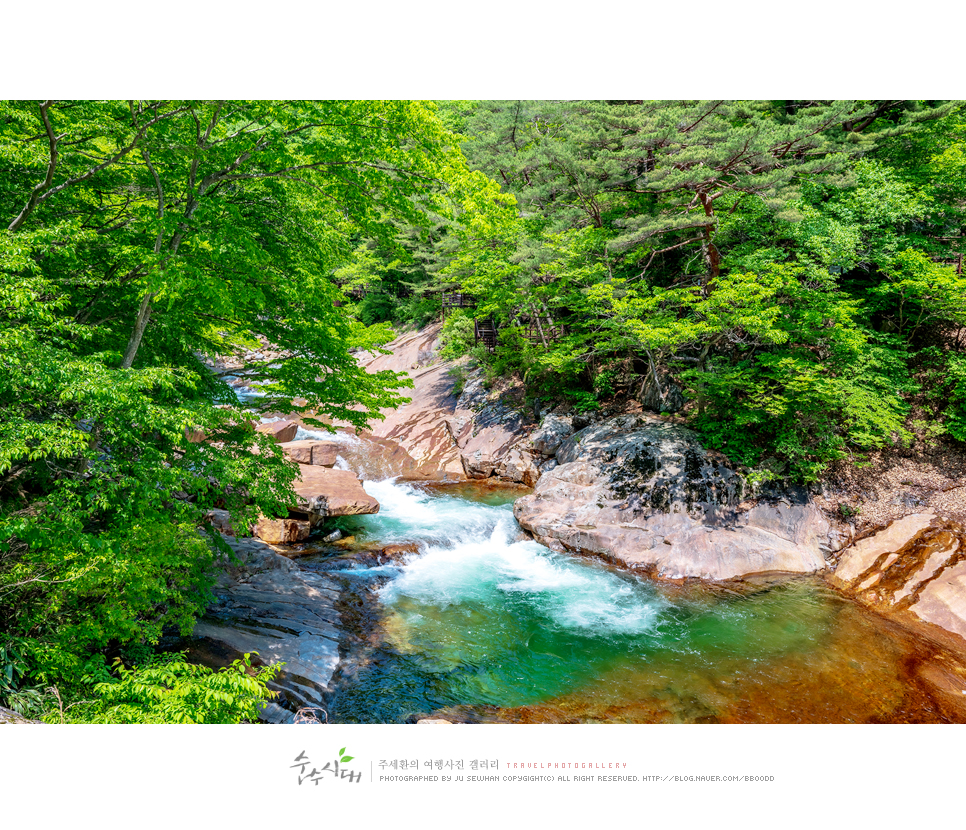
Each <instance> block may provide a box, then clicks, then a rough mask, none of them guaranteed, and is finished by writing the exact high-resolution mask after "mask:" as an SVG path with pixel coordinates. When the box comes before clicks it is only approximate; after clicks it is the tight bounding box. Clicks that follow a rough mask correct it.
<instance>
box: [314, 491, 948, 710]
mask: <svg viewBox="0 0 966 830" xmlns="http://www.w3.org/2000/svg"><path fill="white" fill-rule="evenodd" d="M365 487H366V490H367V491H368V492H369V493H371V494H372V495H374V496H375V497H376V498H377V499H378V500H379V503H380V505H381V508H380V512H379V513H378V514H376V515H370V516H353V517H343V519H342V520H341V521H340V525H341V526H342V528H343V529H344V532H347V533H351V534H352V535H354V537H355V542H354V543H353V545H350V546H349V547H347V548H343V549H342V550H341V552H339V553H333V552H332V551H331V550H330V551H329V552H327V553H325V554H315V555H310V556H305V557H302V558H300V559H299V563H300V565H301V567H303V568H304V569H306V570H312V571H317V572H324V573H325V574H326V575H327V576H329V577H330V578H334V579H336V580H337V581H338V582H339V583H340V584H341V586H342V599H341V602H340V611H341V615H342V622H343V628H344V631H343V641H342V644H341V646H340V654H341V662H340V667H339V669H338V671H337V673H336V675H335V677H334V678H333V686H332V688H333V694H332V698H331V701H330V705H329V706H328V721H329V722H332V723H404V722H410V723H412V722H415V721H416V720H419V719H421V718H429V717H434V718H444V719H447V720H450V721H452V722H514V723H524V722H525V723H537V722H543V723H572V722H619V723H696V722H726V723H751V722H756V723H869V722H949V721H961V720H963V719H964V718H963V711H962V704H961V701H960V700H958V699H956V697H955V695H957V694H961V693H960V690H959V689H958V688H955V687H956V686H961V683H960V684H957V683H956V682H955V678H956V676H957V675H960V672H961V671H962V664H961V662H960V661H959V659H958V658H957V657H956V656H954V655H953V654H952V653H950V652H947V651H946V650H945V649H944V648H942V647H941V646H939V645H937V644H935V643H932V642H930V641H927V640H924V639H922V638H920V637H917V636H916V635H914V634H912V633H910V632H908V631H907V630H905V629H903V628H901V627H900V626H898V625H896V624H894V623H892V622H891V621H889V620H887V619H886V618H884V617H881V616H879V615H877V614H874V613H872V612H870V611H868V610H867V609H865V608H864V607H862V606H860V605H859V604H857V603H855V602H853V601H851V600H849V599H847V598H845V597H843V596H841V595H840V594H838V593H837V592H835V591H833V590H832V589H830V588H829V587H827V586H826V585H825V583H824V582H823V581H822V580H821V579H820V578H818V577H815V576H809V577H794V578H789V577H781V578H778V577H775V576H772V577H769V578H761V579H758V580H746V581H741V582H730V583H726V584H724V583H722V584H709V583H704V584H700V585H685V586H682V585H673V584H663V583H655V582H652V581H649V580H647V579H644V578H642V577H639V576H637V575H635V574H634V573H632V572H628V571H626V570H620V569H617V568H613V567H611V566H609V565H606V564H604V563H602V562H599V561H597V560H594V559H589V558H584V557H575V556H570V555H566V554H560V553H555V552H553V551H551V550H549V549H548V548H546V547H544V546H542V545H540V544H538V543H536V542H534V541H532V540H528V539H527V538H526V537H525V534H523V533H522V532H521V530H520V528H519V526H518V525H517V523H516V521H515V520H514V518H513V513H512V502H513V500H514V499H515V498H516V497H517V496H519V495H520V490H519V489H515V490H513V489H506V488H504V489H500V488H493V487H483V486H480V485H474V484H472V483H463V484H459V485H427V484H414V483H402V482H397V481H395V480H393V479H388V480H383V481H376V482H371V481H367V482H366V484H365ZM376 542H378V544H379V545H383V546H385V545H393V544H399V545H403V544H405V543H415V545H412V544H410V545H409V548H410V551H409V552H405V553H403V554H402V555H401V556H399V557H397V558H395V559H394V560H392V561H390V562H388V563H387V562H386V561H385V560H384V559H383V560H382V561H380V562H378V563H376V562H374V561H373V557H372V556H370V555H367V553H366V551H367V550H368V551H371V550H373V549H374V543H376ZM937 678H939V680H938V683H937ZM943 687H945V690H943Z"/></svg>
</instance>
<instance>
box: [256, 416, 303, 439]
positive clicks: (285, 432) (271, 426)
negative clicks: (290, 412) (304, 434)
mask: <svg viewBox="0 0 966 830" xmlns="http://www.w3.org/2000/svg"><path fill="white" fill-rule="evenodd" d="M298 429H299V425H298V422H297V421H291V420H288V419H282V420H280V421H268V422H266V423H263V424H257V425H256V426H255V430H256V431H257V432H261V433H264V434H265V435H270V436H271V437H272V438H274V439H275V440H276V441H278V443H279V444H286V443H288V442H289V441H292V440H294V439H295V433H296V432H298Z"/></svg>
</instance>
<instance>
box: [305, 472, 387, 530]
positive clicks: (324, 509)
mask: <svg viewBox="0 0 966 830" xmlns="http://www.w3.org/2000/svg"><path fill="white" fill-rule="evenodd" d="M295 492H296V494H297V495H298V497H299V503H298V504H297V505H295V509H296V510H298V511H301V512H303V513H307V514H309V515H310V516H312V517H315V518H318V519H321V518H327V517H329V516H356V515H359V514H363V513H378V512H379V502H378V501H376V500H375V499H374V498H373V497H372V496H370V495H369V494H368V493H367V492H366V491H365V490H364V489H363V488H362V482H361V481H359V479H358V478H356V475H355V473H353V472H350V471H349V470H336V469H330V468H329V467H316V466H314V465H312V464H299V478H298V480H297V481H296V482H295Z"/></svg>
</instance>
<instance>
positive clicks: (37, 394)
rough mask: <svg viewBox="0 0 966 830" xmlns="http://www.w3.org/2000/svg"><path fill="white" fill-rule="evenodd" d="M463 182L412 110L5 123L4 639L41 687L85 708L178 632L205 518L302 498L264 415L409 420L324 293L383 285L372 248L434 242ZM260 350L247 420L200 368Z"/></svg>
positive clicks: (213, 109)
mask: <svg viewBox="0 0 966 830" xmlns="http://www.w3.org/2000/svg"><path fill="white" fill-rule="evenodd" d="M461 164H462V162H461V157H460V156H459V153H458V151H456V150H455V148H454V147H453V139H452V137H451V136H450V134H449V133H448V132H447V131H446V130H445V129H444V128H443V127H442V125H441V124H440V122H439V121H438V119H437V118H436V117H435V115H434V114H433V110H432V107H431V106H430V105H426V104H421V103H418V102H405V101H389V102H378V101H341V102H332V101H329V102H325V101H317V102H271V101H258V102H250V101H247V102H246V101H234V102H232V101H221V102H214V101H181V102H177V101H174V102H172V101H165V102H143V101H132V102H112V101H106V102H105V101H100V102H84V101H82V102H51V101H46V102H30V101H7V102H0V215H2V216H4V217H5V219H4V220H3V224H2V226H0V228H2V229H0V602H2V604H3V610H4V613H3V615H2V616H0V638H13V639H18V638H19V639H23V640H24V641H27V642H29V643H31V646H30V648H29V649H28V650H27V651H25V652H23V656H24V658H25V659H26V660H27V663H28V665H29V669H28V673H29V674H30V676H31V677H32V678H37V679H40V678H43V679H44V682H47V683H50V682H54V681H57V682H58V683H60V684H62V685H63V684H66V685H65V687H70V688H72V689H73V688H80V687H81V686H82V685H83V683H84V682H85V681H84V677H85V676H87V677H90V676H91V675H90V671H89V668H88V667H89V664H90V661H91V660H92V659H93V656H94V655H95V654H96V653H97V652H98V651H99V650H103V649H105V648H107V647H108V645H109V644H110V645H112V646H114V645H116V646H117V647H120V648H128V649H130V648H135V647H137V644H138V643H147V644H150V643H152V642H154V641H156V640H157V638H158V637H159V635H160V633H161V632H162V631H163V630H166V629H171V630H185V629H186V628H187V626H188V625H189V624H190V621H191V619H192V618H193V616H194V615H195V614H196V613H197V612H198V610H199V609H201V608H203V607H204V604H205V602H206V600H207V597H208V595H207V591H208V586H209V585H210V571H211V567H212V563H213V553H212V550H211V546H210V545H209V544H208V543H206V542H205V540H204V539H202V538H201V537H199V536H198V535H197V534H196V532H195V530H194V528H195V527H196V526H198V525H199V524H201V523H203V521H204V517H205V514H206V513H207V511H208V510H210V509H211V508H212V507H215V506H218V507H224V508H227V509H228V510H229V512H230V513H231V514H232V518H233V521H234V522H235V523H236V524H237V525H240V526H245V525H246V524H251V523H252V522H253V520H254V519H255V517H256V516H257V515H258V514H259V513H265V514H276V515H277V514H278V513H279V512H280V511H282V510H284V509H285V506H286V505H287V504H289V503H291V501H292V498H293V496H292V490H291V483H292V481H293V480H294V477H295V468H294V465H292V464H291V463H289V462H287V461H286V460H285V459H284V457H283V456H282V454H281V452H280V451H279V449H278V446H277V445H276V444H275V443H274V442H273V441H271V440H270V439H266V438H265V437H264V436H262V435H260V434H258V433H256V432H255V431H254V429H253V424H252V421H255V420H257V418H258V415H259V414H261V413H264V412H269V411H283V412H296V413H298V412H303V413H306V415H307V416H308V417H310V418H311V416H312V415H315V416H317V417H322V418H326V419H329V420H342V421H344V422H347V423H350V424H353V425H355V426H358V427H363V426H365V425H366V424H367V423H368V422H369V421H370V420H371V419H372V418H377V417H381V416H380V415H379V411H380V410H381V409H382V408H384V407H386V406H393V405H395V404H398V403H399V402H400V401H402V400H404V398H403V397H402V396H401V394H400V390H401V389H403V388H404V387H405V386H406V385H408V384H407V381H406V380H405V379H404V378H402V377H400V376H397V375H396V374H395V373H392V372H379V373H375V374H371V375H370V374H368V373H367V372H366V371H365V370H364V369H363V368H362V367H361V366H360V365H359V363H358V362H357V360H356V359H355V357H354V356H353V354H352V353H351V350H352V349H356V348H360V349H372V348H377V347H378V346H379V344H381V343H383V342H385V340H386V339H387V335H388V331H387V327H386V326H385V325H382V324H380V325H375V326H367V325H365V323H363V322H360V321H359V320H357V319H353V318H352V317H351V316H350V315H348V314H346V313H345V312H344V311H343V310H340V309H339V307H337V306H336V305H335V302H336V301H337V300H338V299H339V297H340V294H339V291H338V288H337V287H336V285H335V284H334V282H333V280H332V274H333V272H337V271H340V269H343V270H345V269H348V271H351V272H352V273H349V274H348V277H346V273H343V274H342V276H343V277H346V278H347V279H348V280H349V281H350V282H352V281H355V282H357V283H360V284H361V283H362V282H363V281H364V280H366V279H368V280H369V281H370V282H375V281H377V280H378V281H384V280H386V279H389V278H391V276H392V274H391V271H392V269H391V268H390V267H389V266H391V265H392V262H391V261H390V262H389V263H387V264H386V265H385V266H384V265H383V263H382V259H381V258H379V257H377V256H376V255H375V253H373V251H374V250H375V248H374V247H370V243H369V242H367V243H365V245H363V246H361V247H360V243H359V240H374V242H373V243H372V245H373V246H377V245H379V244H385V245H389V244H390V243H391V239H392V236H393V233H394V229H395V227H396V225H394V224H393V223H394V222H395V223H402V224H404V225H405V226H406V227H408V228H419V227H421V226H422V227H428V228H431V227H434V223H435V219H432V220H431V219H430V218H429V215H428V214H429V211H430V209H433V210H434V214H433V215H434V216H435V215H436V214H435V211H438V210H441V209H442V205H441V204H436V205H435V206H434V200H437V201H438V199H437V196H438V194H437V191H440V190H442V189H445V183H446V182H447V181H449V180H451V179H452V180H458V179H459V178H460V176H461V175H465V173H461ZM367 252H368V253H367ZM369 254H371V255H369ZM353 268H354V269H355V270H354V271H353V270H352V269H353ZM367 269H368V271H367ZM370 311H372V313H371V314H369V315H368V316H369V322H375V321H380V320H385V319H387V318H388V316H389V314H390V313H391V310H384V311H378V310H376V309H370ZM377 311H378V313H377ZM265 342H268V343H270V344H271V345H272V347H273V348H274V349H276V350H278V351H279V352H281V354H282V356H281V357H280V358H267V357H266V358H264V359H257V358H255V359H253V361H252V362H251V363H250V364H249V365H248V366H246V367H245V370H246V372H247V373H248V380H249V381H250V382H253V383H256V384H257V385H258V388H259V391H260V392H261V393H262V396H261V397H257V398H255V399H253V400H252V401H251V402H250V403H248V404H247V405H246V406H245V407H242V406H240V405H239V403H238V401H237V399H236V398H235V396H234V393H233V392H232V390H231V388H230V387H229V386H228V385H227V384H226V383H225V382H224V381H223V380H222V379H221V378H220V377H218V376H216V375H214V374H212V373H211V372H210V371H209V370H208V369H207V368H206V367H205V365H204V362H203V361H204V360H205V359H206V358H211V357H213V356H214V355H216V354H219V353H224V351H225V350H226V349H228V348H230V347H231V346H232V345H238V344H246V345H247V347H248V348H251V347H252V346H253V345H254V344H259V348H261V344H262V343H265ZM197 434H200V435H202V436H204V437H205V438H206V440H201V441H199V442H193V441H190V440H189V435H197ZM212 544H215V540H212Z"/></svg>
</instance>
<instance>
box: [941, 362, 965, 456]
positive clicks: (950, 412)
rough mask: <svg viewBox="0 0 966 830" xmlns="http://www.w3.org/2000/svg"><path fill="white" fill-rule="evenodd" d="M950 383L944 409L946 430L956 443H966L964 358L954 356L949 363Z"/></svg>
mask: <svg viewBox="0 0 966 830" xmlns="http://www.w3.org/2000/svg"><path fill="white" fill-rule="evenodd" d="M949 378H950V380H951V381H952V387H953V388H952V392H951V394H950V401H949V407H948V409H946V412H945V415H946V419H947V420H946V429H947V430H948V431H949V434H950V435H952V436H953V438H955V439H957V440H958V441H966V356H963V355H956V356H954V357H952V358H951V359H950V361H949Z"/></svg>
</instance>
